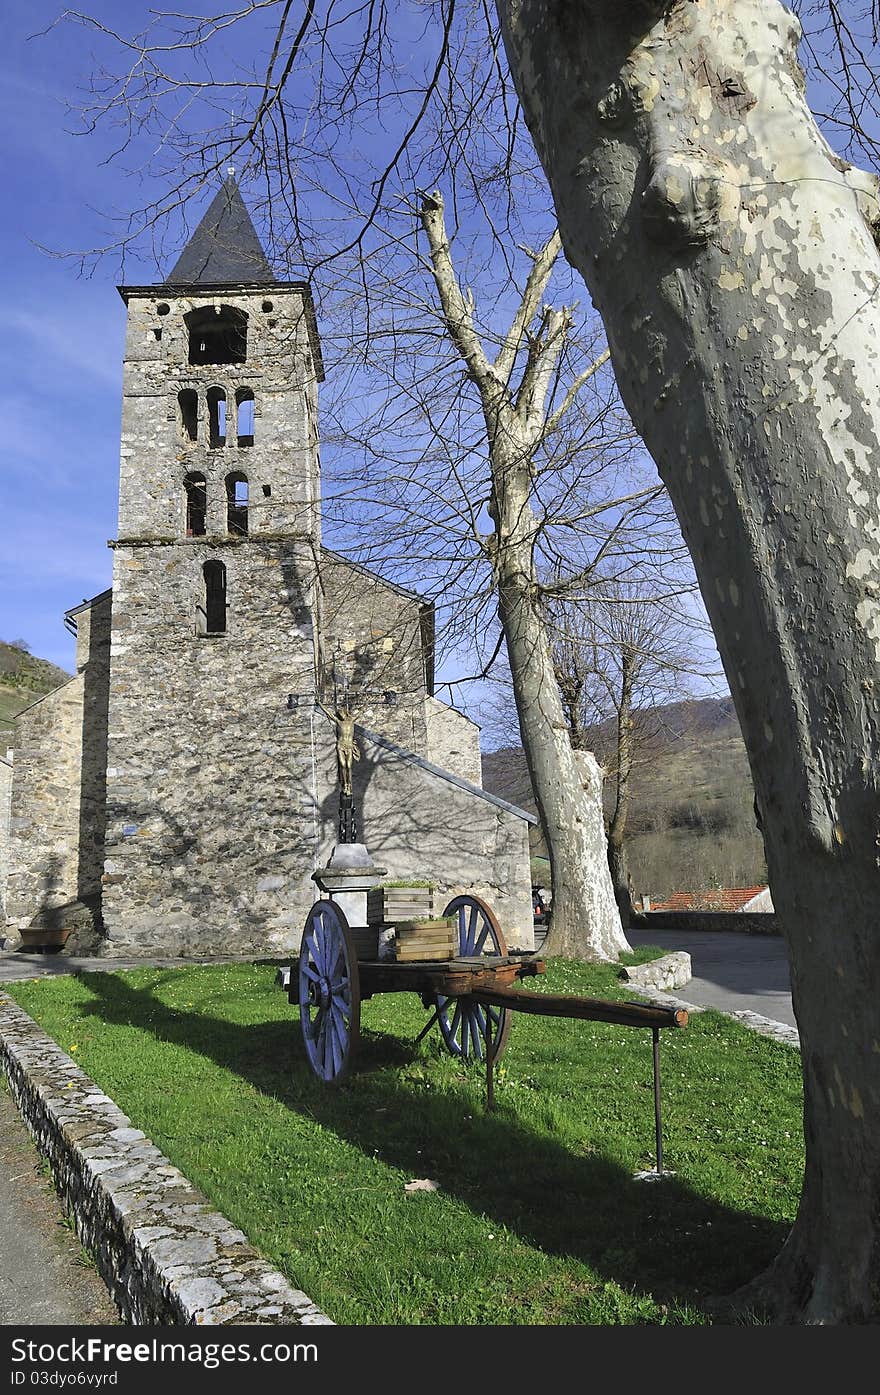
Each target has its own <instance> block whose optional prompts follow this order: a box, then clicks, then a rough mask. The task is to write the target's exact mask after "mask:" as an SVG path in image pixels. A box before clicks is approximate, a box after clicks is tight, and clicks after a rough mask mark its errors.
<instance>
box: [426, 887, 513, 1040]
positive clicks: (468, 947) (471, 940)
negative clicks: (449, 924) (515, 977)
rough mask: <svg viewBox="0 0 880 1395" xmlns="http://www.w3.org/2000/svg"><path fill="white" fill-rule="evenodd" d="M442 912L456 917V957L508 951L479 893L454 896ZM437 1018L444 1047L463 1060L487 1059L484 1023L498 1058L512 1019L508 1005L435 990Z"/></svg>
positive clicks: (472, 956)
mask: <svg viewBox="0 0 880 1395" xmlns="http://www.w3.org/2000/svg"><path fill="white" fill-rule="evenodd" d="M443 914H444V916H457V918H458V951H457V952H458V955H459V958H462V959H473V958H479V957H480V956H482V955H484V954H486V955H490V954H502V955H503V954H506V953H507V943H506V941H505V939H504V932H503V930H502V929H501V926H500V925H499V924H498V921H497V920H496V918H495V913H494V912H493V910H492V908H491V907H490V906H487V905H486V903H485V901H481V900H480V899H479V897H477V896H456V897H454V898H453V900H451V901H450V902H449V905H448V906H447V907H446V910H445V911H444V912H443ZM437 1021H438V1023H439V1025H440V1031H441V1033H442V1036H443V1040H444V1042H445V1043H446V1049H447V1051H448V1052H449V1054H450V1055H451V1056H458V1057H459V1058H460V1059H461V1060H463V1061H484V1060H485V1059H486V1029H487V1026H488V1030H489V1048H490V1050H491V1053H492V1059H493V1060H497V1059H498V1057H499V1056H500V1055H501V1053H502V1052H503V1051H504V1048H505V1047H506V1046H507V1038H508V1037H509V1035H510V1023H511V1014H510V1013H509V1012H508V1010H507V1008H499V1007H485V1006H484V1005H483V1004H482V1003H472V1002H471V1001H470V999H469V998H467V997H463V998H444V997H443V996H442V994H439V993H438V994H437Z"/></svg>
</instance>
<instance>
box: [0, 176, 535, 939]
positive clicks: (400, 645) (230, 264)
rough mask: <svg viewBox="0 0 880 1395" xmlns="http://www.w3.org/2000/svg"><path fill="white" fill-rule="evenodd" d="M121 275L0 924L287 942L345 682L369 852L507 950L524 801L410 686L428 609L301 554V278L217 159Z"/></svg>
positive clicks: (327, 817) (310, 515)
mask: <svg viewBox="0 0 880 1395" xmlns="http://www.w3.org/2000/svg"><path fill="white" fill-rule="evenodd" d="M120 293H121V295H122V298H123V300H124V301H125V304H126V306H127V311H128V322H127V331H126V346H125V364H124V377H123V410H122V439H121V451H120V485H119V524H118V535H117V537H116V539H115V540H113V541H112V542H111V544H110V546H111V548H112V549H113V581H112V587H111V588H110V589H109V590H108V591H106V592H104V593H103V594H102V595H100V596H97V597H95V598H93V599H92V600H91V601H87V602H84V603H83V604H82V605H80V606H77V607H75V608H74V609H72V610H71V611H69V612H68V615H67V624H68V627H69V628H70V629H71V630H73V632H74V633H75V634H76V640H77V663H76V667H77V673H76V675H75V677H74V678H72V679H71V681H70V682H69V683H67V684H65V685H64V686H63V687H61V688H59V689H57V690H56V691H55V692H53V693H50V694H48V695H47V696H46V697H44V698H42V699H41V700H40V701H38V702H37V703H35V704H33V706H31V707H30V708H28V709H27V710H26V711H25V712H24V713H23V714H22V715H21V717H20V718H19V719H18V723H17V733H16V746H15V751H14V757H13V767H12V795H11V807H10V819H9V833H8V842H7V847H6V858H5V863H6V897H5V910H6V923H7V943H8V944H15V943H16V940H17V932H19V931H21V930H24V929H27V928H28V927H29V926H33V925H35V924H40V923H41V918H43V919H44V920H45V919H46V918H47V917H48V918H49V919H52V918H54V921H55V923H57V924H61V923H63V921H64V919H65V916H68V918H70V917H71V916H72V915H73V912H74V910H75V912H76V916H77V917H78V919H76V922H75V923H76V924H77V926H79V927H81V926H83V925H84V924H90V925H91V927H92V928H91V941H92V943H96V944H97V947H98V948H99V950H100V952H102V953H105V954H109V955H138V954H151V953H163V954H176V955H183V956H187V955H199V956H202V955H211V954H249V953H255V954H258V953H266V954H273V953H285V952H287V951H288V950H290V949H294V948H296V947H297V946H298V943H299V938H300V932H301V928H302V924H303V920H304V918H305V914H306V911H307V909H308V906H309V905H310V904H311V902H312V901H313V900H314V899H315V897H316V894H317V893H316V890H315V885H314V883H313V882H312V880H311V874H312V872H313V871H314V870H315V868H317V867H319V866H322V865H324V863H325V862H326V860H327V856H328V854H329V852H330V849H331V848H332V846H333V844H334V842H335V840H336V835H337V809H338V800H337V780H336V758H335V728H334V723H333V707H334V704H335V703H338V702H339V700H340V685H342V686H343V687H344V698H345V701H346V702H348V703H349V704H350V706H351V708H352V710H353V712H354V714H355V718H356V721H357V723H358V726H357V733H356V739H357V744H358V748H359V753H360V758H359V759H358V760H357V761H356V762H355V765H354V794H355V800H356V805H357V808H358V813H359V818H360V824H361V827H360V836H361V838H362V840H363V841H364V842H365V843H366V844H367V846H368V847H369V849H370V852H371V854H372V856H373V858H374V860H375V861H376V862H377V863H378V864H379V865H380V866H381V867H383V868H385V869H387V876H388V878H389V879H395V880H404V879H413V880H421V881H429V882H431V883H434V884H436V886H437V899H438V901H439V900H442V899H443V898H445V897H446V896H448V895H450V894H454V893H456V892H458V891H462V890H466V891H473V892H476V893H477V894H478V895H482V896H484V897H485V898H486V899H487V900H488V901H489V902H490V903H491V904H492V905H493V907H494V908H495V910H496V911H497V913H498V915H499V917H500V919H501V922H502V925H503V926H504V927H505V930H506V931H507V932H508V936H509V940H510V942H511V944H513V945H520V946H523V947H527V946H529V945H530V944H531V943H532V942H533V941H532V909H531V894H530V885H529V860H528V836H527V834H528V822H529V816H528V815H526V814H524V813H523V812H522V811H521V810H518V809H514V808H513V807H512V806H510V805H507V804H506V803H504V802H503V801H501V800H498V799H497V798H495V797H494V796H491V795H488V794H486V793H485V792H484V791H482V790H481V789H480V787H479V786H480V759H479V731H478V728H477V727H476V726H475V725H474V724H473V723H471V722H470V721H468V719H467V718H465V717H464V716H463V714H461V713H459V712H457V711H455V709H453V708H451V707H448V706H446V705H445V704H443V703H441V702H439V701H438V700H437V699H436V698H435V697H434V695H433V608H432V606H431V604H430V603H429V602H426V601H424V600H423V599H422V598H420V597H419V596H417V595H415V594H414V593H412V592H409V591H406V590H404V589H402V588H400V587H398V586H395V585H394V584H392V583H389V582H387V581H385V580H384V579H382V578H381V577H379V576H378V575H376V574H374V573H371V572H369V571H366V570H365V569H364V568H362V567H360V566H357V565H355V564H352V563H351V562H348V561H347V560H346V559H345V558H343V557H341V556H339V555H337V554H335V553H333V552H332V551H330V550H329V549H327V548H325V547H324V546H323V543H322V539H321V504H320V500H321V486H320V463H319V442H318V426H317V420H318V417H317V410H318V398H317V394H318V385H319V383H320V381H321V379H322V376H323V370H322V364H321V352H320V345H319V341H318V334H317V327H316V323H315V315H314V309H313V305H312V300H311V295H310V291H309V287H308V285H307V284H306V283H299V282H280V281H278V280H276V279H275V277H274V275H273V273H272V270H271V268H270V266H269V264H268V262H267V260H266V257H265V254H264V252H263V250H262V247H261V246H260V243H259V239H258V238H257V235H256V232H255V230H254V228H253V224H252V223H251V220H250V217H249V215H248V212H247V209H246V207H245V205H244V203H243V201H242V199H241V195H240V193H239V191H238V188H237V186H236V184H235V182H234V180H232V179H231V178H230V179H228V180H227V181H226V183H225V184H224V186H223V188H222V189H221V190H220V192H219V193H218V194H217V196H216V198H215V199H214V201H213V202H212V204H211V206H210V208H209V209H208V211H207V213H206V214H205V217H204V218H203V220H202V222H201V224H200V225H199V227H198V228H197V230H196V232H195V233H194V234H193V237H192V239H191V240H190V242H189V244H188V245H187V247H186V248H185V249H184V251H183V253H182V255H181V257H180V258H179V260H178V262H177V264H176V266H175V267H174V269H173V271H172V272H171V274H170V275H169V277H168V279H167V281H166V282H165V283H163V284H161V285H158V286H126V287H121V288H120ZM78 933H79V932H78ZM88 938H89V935H88V933H87V932H86V933H85V934H80V939H81V941H82V943H83V945H85V943H86V940H88Z"/></svg>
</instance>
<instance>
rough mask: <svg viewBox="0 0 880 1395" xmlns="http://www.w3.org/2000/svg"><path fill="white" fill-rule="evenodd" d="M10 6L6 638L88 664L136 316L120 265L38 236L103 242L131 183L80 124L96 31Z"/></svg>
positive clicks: (104, 581)
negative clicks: (126, 337) (126, 302)
mask: <svg viewBox="0 0 880 1395" xmlns="http://www.w3.org/2000/svg"><path fill="white" fill-rule="evenodd" d="M122 8H123V7H122V6H117V7H116V9H117V12H120V11H121V9H122ZM3 11H4V13H3V32H4V43H3V47H2V50H0V111H2V128H3V135H4V138H3V146H4V150H5V153H6V160H5V169H4V173H3V183H4V200H3V202H4V216H3V219H2V220H0V259H2V266H3V279H4V283H5V284H4V291H3V296H4V305H5V318H6V325H7V331H6V333H5V334H4V335H3V338H2V345H0V355H2V374H0V383H2V387H0V412H2V420H3V421H4V422H5V430H4V431H3V433H2V447H0V471H2V479H3V496H4V506H5V510H4V511H5V518H6V527H5V530H4V538H3V545H2V549H0V638H2V639H6V640H10V639H18V638H22V639H25V640H27V642H28V644H29V645H30V646H31V649H32V650H33V652H34V653H35V654H37V655H39V656H40V657H41V658H45V659H50V660H51V661H52V662H53V663H56V664H59V665H60V666H61V667H62V668H67V669H72V667H73V640H72V639H71V637H70V636H69V635H68V633H67V631H66V630H65V628H64V624H63V614H64V611H65V610H66V609H67V608H68V607H70V606H73V605H77V604H78V603H79V602H80V601H81V600H82V599H83V597H85V596H92V595H95V594H96V593H97V592H98V591H101V590H102V589H103V588H104V587H106V586H108V585H109V583H110V575H111V553H110V551H109V550H108V548H107V539H108V538H112V537H114V536H115V532H116V502H117V472H118V463H119V421H120V408H121V383H122V343H123V330H124V319H125V316H124V306H123V304H122V301H121V300H120V298H119V296H118V295H117V293H116V290H115V280H116V277H115V274H114V273H115V271H116V270H117V269H118V268H114V267H113V266H112V265H111V264H110V262H109V261H108V262H107V263H105V264H102V265H101V266H100V267H99V268H98V270H97V272H96V273H95V275H94V276H93V278H92V279H91V280H87V279H83V278H80V277H78V275H77V269H76V266H75V264H74V263H72V262H70V261H68V260H64V259H59V258H57V257H52V256H49V255H47V254H46V253H45V252H44V251H42V250H41V249H40V247H39V246H38V245H37V244H38V243H43V244H45V245H47V246H49V247H54V248H63V249H69V248H76V247H80V246H89V245H90V244H94V243H95V242H96V241H98V240H99V238H100V236H101V234H102V225H101V219H100V217H99V215H98V214H97V212H96V211H95V210H97V209H100V208H111V207H112V206H113V205H114V203H115V204H118V202H119V199H120V196H121V194H122V193H123V190H124V187H125V186H124V181H122V180H121V179H120V176H119V174H118V173H114V172H113V170H112V169H109V168H101V167H100V166H99V165H98V161H99V158H100V146H99V144H98V143H97V142H93V141H91V140H87V139H83V138H80V137H76V136H74V135H72V134H67V133H66V130H65V128H66V127H69V126H70V125H71V124H72V123H71V121H70V118H69V117H68V116H67V113H66V111H65V101H66V100H67V99H69V98H70V96H71V86H72V84H71V73H73V72H74V71H80V72H81V71H83V70H87V68H88V63H89V50H88V45H87V44H86V43H85V42H84V40H85V35H84V34H83V33H82V32H81V31H78V30H73V29H66V30H65V31H61V30H55V31H54V32H53V33H52V34H51V35H49V36H47V37H46V38H44V39H33V40H30V41H29V40H28V35H29V34H32V33H33V32H34V31H35V30H38V29H40V28H43V27H45V26H46V25H47V24H49V23H50V22H51V20H52V19H53V18H54V16H55V15H56V14H57V12H58V11H57V7H56V6H50V5H47V4H44V3H42V0H36V3H31V4H29V5H27V6H22V5H18V4H13V3H10V2H9V0H6V3H5V4H4V5H3Z"/></svg>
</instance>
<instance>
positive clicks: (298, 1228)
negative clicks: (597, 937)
mask: <svg viewBox="0 0 880 1395" xmlns="http://www.w3.org/2000/svg"><path fill="white" fill-rule="evenodd" d="M653 953H656V951H654V952H653ZM651 956H652V952H651V951H645V950H643V951H642V952H640V954H639V955H637V956H633V958H639V959H644V958H646V957H651ZM527 986H528V987H529V988H530V989H532V988H540V987H541V986H544V987H545V988H546V989H547V990H548V991H554V992H563V993H583V994H588V995H601V996H609V997H610V996H616V997H622V998H625V997H631V996H632V992H631V990H630V989H629V988H628V987H627V986H626V985H624V984H621V983H620V982H619V981H618V980H617V979H616V976H615V974H614V971H613V969H611V968H610V967H607V966H591V965H581V964H573V963H565V962H560V961H555V962H554V961H551V963H550V965H549V971H548V974H547V976H546V978H545V979H543V980H530V981H529V983H528V985H527ZM4 991H8V992H9V994H10V996H12V997H14V998H15V999H16V1000H17V1001H18V1002H19V1003H20V1004H21V1005H22V1006H23V1007H24V1008H25V1009H26V1010H27V1011H28V1012H29V1013H31V1014H32V1016H34V1017H35V1018H36V1019H37V1021H39V1022H40V1023H42V1024H43V1026H44V1027H45V1029H46V1030H47V1031H48V1032H49V1033H50V1034H51V1035H52V1036H53V1037H54V1039H55V1040H56V1041H57V1042H58V1043H59V1044H60V1045H61V1046H62V1047H63V1048H64V1049H65V1050H67V1051H69V1052H70V1053H71V1054H72V1055H73V1056H74V1057H75V1058H76V1060H77V1061H79V1062H80V1063H81V1064H82V1066H83V1068H84V1069H85V1070H86V1071H87V1072H88V1073H89V1074H90V1075H92V1076H93V1077H94V1078H95V1079H96V1080H97V1081H98V1082H99V1083H100V1084H101V1085H102V1087H103V1088H104V1089H106V1090H107V1091H108V1092H109V1093H110V1094H111V1095H112V1096H113V1098H114V1099H115V1100H116V1101H117V1103H118V1104H119V1105H120V1106H121V1108H122V1109H124V1110H125V1112H126V1113H127V1114H129V1115H130V1116H131V1118H132V1119H133V1120H134V1122H135V1123H136V1124H137V1125H138V1126H139V1127H141V1128H143V1129H145V1130H146V1132H147V1133H148V1134H149V1135H150V1136H151V1137H152V1139H153V1140H154V1142H155V1143H156V1144H157V1145H158V1146H159V1147H160V1148H161V1149H162V1150H163V1151H164V1152H165V1153H167V1154H168V1156H169V1157H170V1158H171V1159H172V1160H173V1161H174V1162H175V1163H176V1164H177V1165H178V1166H179V1167H180V1168H181V1169H182V1170H183V1171H184V1172H185V1173H186V1174H187V1176H188V1177H189V1178H190V1179H191V1181H192V1182H193V1183H194V1184H195V1185H196V1186H198V1187H200V1188H201V1189H202V1190H203V1191H204V1192H205V1193H206V1194H207V1195H208V1196H209V1197H210V1198H211V1200H212V1202H213V1203H214V1204H215V1205H216V1206H217V1207H218V1208H219V1209H220V1210H221V1211H223V1212H224V1213H225V1214H226V1215H228V1216H229V1217H230V1218H231V1219H232V1220H233V1221H235V1222H236V1224H238V1225H239V1226H241V1228H242V1229H243V1230H244V1231H245V1232H246V1233H247V1234H248V1235H249V1236H250V1238H251V1239H252V1241H253V1242H254V1244H255V1245H257V1247H258V1248H259V1249H260V1250H262V1252H263V1253H264V1254H265V1255H266V1256H267V1257H268V1258H269V1259H271V1260H272V1262H273V1263H275V1264H276V1265H277V1266H278V1267H279V1268H280V1269H281V1270H282V1271H283V1272H284V1273H285V1274H286V1275H287V1276H288V1277H289V1278H290V1280H291V1281H292V1282H293V1283H294V1284H296V1285H297V1286H299V1287H301V1288H303V1289H305V1291H306V1292H307V1293H308V1294H309V1295H310V1296H311V1297H312V1298H313V1299H314V1300H315V1301H316V1302H317V1303H318V1304H319V1305H320V1306H321V1307H322V1308H324V1310H325V1311H326V1312H327V1313H328V1314H329V1315H330V1316H331V1317H332V1318H334V1319H335V1320H336V1321H337V1322H342V1323H404V1324H415V1323H431V1324H443V1323H450V1324H474V1323H532V1324H562V1323H584V1324H598V1323H603V1324H612V1323H666V1322H669V1323H702V1322H706V1321H707V1320H708V1319H707V1317H706V1315H705V1312H704V1310H703V1302H704V1299H705V1298H706V1297H707V1296H710V1295H715V1294H719V1293H724V1292H727V1291H730V1290H731V1289H732V1288H734V1287H736V1286H737V1285H738V1284H740V1283H742V1282H744V1281H745V1280H746V1279H748V1278H749V1277H750V1276H751V1275H752V1274H753V1273H755V1272H756V1271H757V1270H759V1269H760V1268H761V1267H762V1266H763V1265H764V1264H766V1263H767V1262H768V1261H769V1260H770V1259H771V1258H772V1256H773V1254H774V1253H775V1252H776V1250H777V1249H778V1248H779V1245H780V1244H781V1242H782V1240H783V1238H784V1236H785V1233H786V1231H787V1229H788V1226H789V1224H790V1222H791V1219H792V1217H793V1215H794V1211H795V1209H796V1205H797V1197H798V1193H799V1189H800V1180H801V1172H802V1166H803V1159H802V1153H801V1143H800V1109H801V1099H800V1063H799V1057H798V1054H797V1052H796V1051H793V1050H791V1049H790V1048H787V1047H783V1046H779V1045H777V1044H775V1043H773V1042H770V1041H768V1040H766V1039H765V1038H761V1037H758V1036H756V1035H755V1034H754V1033H750V1032H747V1031H746V1030H745V1029H743V1028H740V1027H739V1026H737V1025H736V1024H735V1023H733V1022H730V1021H729V1020H727V1019H726V1018H723V1017H721V1016H720V1015H718V1014H715V1013H706V1014H702V1015H700V1016H699V1017H697V1018H695V1019H693V1020H692V1023H691V1025H690V1026H689V1027H688V1028H687V1029H686V1030H685V1031H683V1032H672V1031H664V1032H663V1034H662V1041H661V1061H662V1069H663V1104H664V1141H665V1150H666V1159H665V1160H666V1164H667V1166H668V1167H669V1168H672V1169H674V1170H675V1173H676V1176H675V1177H674V1178H668V1179H667V1180H665V1181H663V1182H662V1183H659V1184H658V1183H650V1182H648V1183H645V1182H637V1181H634V1180H633V1175H632V1174H633V1173H634V1172H636V1171H637V1170H639V1169H641V1168H646V1167H650V1166H651V1165H652V1162H653V1113H652V1109H653V1103H652V1086H651V1048H650V1033H649V1032H646V1031H642V1030H633V1029H627V1028H620V1027H612V1026H608V1025H606V1024H602V1023H590V1022H569V1021H565V1020H557V1019H544V1018H539V1017H524V1016H522V1017H517V1018H515V1019H514V1024H513V1030H512V1032H511V1039H510V1046H509V1048H508V1051H507V1054H506V1056H505V1057H504V1059H503V1061H502V1062H501V1063H500V1064H499V1069H498V1076H499V1079H498V1085H497V1090H496V1103H497V1108H496V1112H495V1113H494V1114H493V1115H487V1114H486V1113H485V1108H484V1081H483V1074H482V1072H481V1071H480V1070H479V1069H467V1068H463V1067H461V1066H459V1065H458V1063H457V1062H456V1061H455V1060H453V1059H452V1058H451V1057H449V1056H448V1055H446V1054H445V1052H444V1051H443V1050H442V1047H441V1044H440V1040H439V1033H436V1032H435V1033H433V1034H432V1035H431V1037H429V1038H427V1039H426V1040H425V1041H423V1042H422V1043H421V1045H420V1046H419V1047H416V1048H413V1047H412V1046H411V1044H410V1043H411V1042H412V1039H413V1038H414V1037H415V1036H416V1035H417V1033H418V1031H419V1030H420V1029H421V1027H422V1026H423V1025H424V1023H425V1020H426V1019H425V1013H424V1010H423V1009H422V1007H421V1005H420V1003H419V1001H418V999H417V998H416V997H415V996H414V995H412V994H389V995H383V996H380V997H377V998H374V999H373V1000H372V1001H371V1002H368V1003H366V1004H365V1005H364V1008H363V1013H362V1033H363V1037H362V1042H361V1050H360V1054H359V1057H358V1061H357V1063H356V1070H355V1074H354V1075H353V1076H352V1077H351V1079H350V1080H349V1082H348V1083H347V1084H346V1085H344V1086H343V1087H342V1088H341V1089H337V1090H332V1089H328V1088H327V1087H326V1086H323V1085H321V1084H319V1082H318V1081H317V1080H316V1079H315V1078H314V1077H313V1076H312V1074H311V1073H310V1071H309V1069H308V1067H307V1065H306V1062H305V1057H304V1054H303V1050H302V1046H301V1041H300V1037H299V1025H298V1022H297V1017H298V1014H297V1011H296V1010H295V1009H293V1008H291V1007H290V1006H289V1004H288V1002H287V999H286V996H285V995H284V994H283V993H282V992H281V991H280V990H279V989H277V988H276V987H274V969H273V968H272V967H271V966H268V965H224V966H218V967H212V968H205V967H192V968H186V969H176V970H157V969H137V970H133V971H131V972H126V973H116V974H85V975H82V976H81V977H78V978H70V977H64V978H56V979H42V980H32V981H30V982H27V983H19V984H13V985H10V986H9V987H8V988H6V989H5V990H4ZM416 1178H430V1179H432V1180H434V1181H436V1182H437V1183H438V1184H439V1188H440V1189H439V1190H438V1191H436V1192H417V1193H414V1194H408V1193H406V1192H405V1191H404V1184H405V1183H406V1182H408V1181H410V1180H412V1179H416Z"/></svg>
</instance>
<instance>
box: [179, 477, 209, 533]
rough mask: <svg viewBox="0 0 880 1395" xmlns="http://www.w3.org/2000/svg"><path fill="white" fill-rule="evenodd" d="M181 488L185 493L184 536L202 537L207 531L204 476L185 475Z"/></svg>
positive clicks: (206, 494) (206, 499)
mask: <svg viewBox="0 0 880 1395" xmlns="http://www.w3.org/2000/svg"><path fill="white" fill-rule="evenodd" d="M183 488H184V492H185V494H186V536H187V537H188V538H203V537H204V536H205V533H206V532H207V531H208V530H207V518H208V487H207V484H206V482H205V476H204V475H197V474H189V475H187V476H186V478H185V479H184V481H183Z"/></svg>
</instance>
